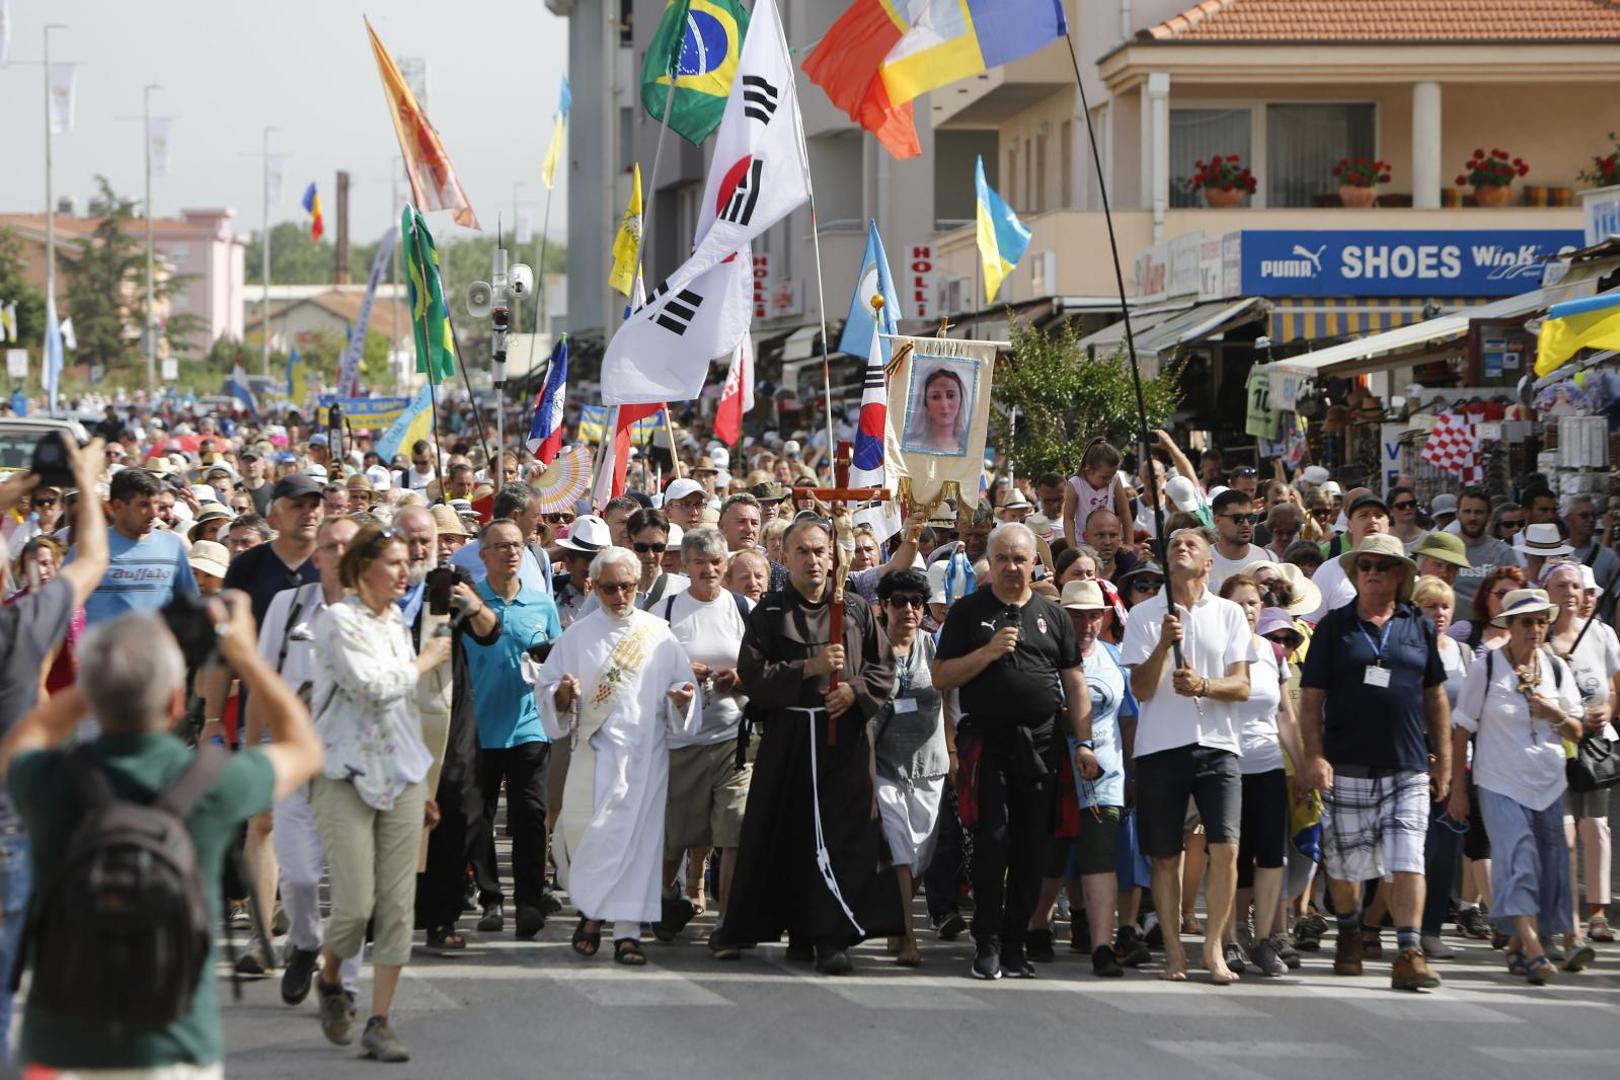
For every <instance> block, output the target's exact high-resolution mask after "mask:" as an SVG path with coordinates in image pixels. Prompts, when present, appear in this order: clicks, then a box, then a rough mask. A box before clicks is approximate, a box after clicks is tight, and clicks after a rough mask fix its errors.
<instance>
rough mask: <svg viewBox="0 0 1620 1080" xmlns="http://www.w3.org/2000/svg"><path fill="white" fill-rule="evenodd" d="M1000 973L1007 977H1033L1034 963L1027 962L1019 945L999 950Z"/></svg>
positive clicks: (1027, 959) (1026, 957) (1027, 958)
mask: <svg viewBox="0 0 1620 1080" xmlns="http://www.w3.org/2000/svg"><path fill="white" fill-rule="evenodd" d="M1001 973H1002V974H1003V975H1005V976H1007V978H1009V979H1033V978H1034V977H1035V965H1034V964H1032V963H1030V962H1029V957H1028V956H1027V955H1026V954H1025V952H1024V948H1023V946H1021V945H1013V946H1009V947H1008V948H1005V949H1003V950H1001Z"/></svg>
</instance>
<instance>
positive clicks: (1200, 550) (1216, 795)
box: [1120, 529, 1258, 986]
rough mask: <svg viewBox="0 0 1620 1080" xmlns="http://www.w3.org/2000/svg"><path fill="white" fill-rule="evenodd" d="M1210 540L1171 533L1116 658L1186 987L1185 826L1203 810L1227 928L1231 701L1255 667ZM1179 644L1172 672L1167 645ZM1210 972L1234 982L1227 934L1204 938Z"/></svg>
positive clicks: (1239, 783)
mask: <svg viewBox="0 0 1620 1080" xmlns="http://www.w3.org/2000/svg"><path fill="white" fill-rule="evenodd" d="M1213 546H1214V541H1213V539H1212V538H1211V536H1210V534H1209V531H1208V530H1206V529H1181V530H1178V531H1177V532H1175V533H1173V534H1171V536H1170V543H1169V558H1168V559H1167V560H1166V562H1165V568H1166V569H1167V570H1168V572H1169V575H1170V592H1171V593H1172V594H1173V599H1174V601H1175V608H1174V611H1171V610H1170V609H1169V608H1168V600H1167V597H1166V595H1165V593H1164V592H1159V593H1156V594H1155V595H1154V596H1152V597H1151V598H1149V599H1147V600H1144V601H1142V602H1141V603H1140V604H1138V605H1136V607H1134V608H1132V609H1131V617H1130V621H1129V622H1128V623H1127V625H1126V628H1125V643H1124V645H1122V646H1121V647H1120V653H1121V657H1120V659H1121V661H1122V662H1123V663H1124V664H1125V666H1126V667H1128V668H1130V669H1131V691H1132V693H1134V694H1135V695H1136V699H1137V702H1138V704H1139V706H1140V713H1139V715H1138V718H1137V724H1136V748H1135V749H1136V775H1135V783H1136V791H1137V798H1136V807H1137V831H1138V837H1139V840H1140V844H1141V849H1142V854H1144V855H1146V856H1148V857H1149V858H1151V859H1152V860H1153V904H1154V906H1155V907H1156V908H1157V909H1158V910H1159V911H1161V912H1169V913H1171V918H1169V919H1168V920H1164V919H1161V920H1160V926H1161V927H1162V928H1163V930H1164V955H1165V969H1164V972H1163V973H1162V974H1161V975H1160V976H1159V977H1160V978H1161V979H1166V980H1170V981H1173V982H1185V981H1186V979H1187V955H1186V953H1185V952H1184V951H1183V950H1182V946H1181V934H1180V931H1179V929H1178V927H1177V924H1176V920H1175V918H1174V914H1175V912H1177V911H1180V910H1181V848H1182V825H1183V822H1184V821H1185V820H1186V815H1187V800H1188V798H1191V799H1192V800H1193V801H1194V802H1195V803H1197V805H1198V813H1199V816H1200V817H1202V818H1203V822H1204V833H1205V838H1206V840H1207V842H1208V846H1209V886H1208V888H1207V890H1206V896H1207V899H1208V904H1209V926H1211V927H1221V926H1225V925H1226V920H1227V918H1228V917H1229V916H1230V915H1231V913H1232V898H1233V895H1234V892H1235V890H1236V888H1237V842H1238V817H1239V808H1240V800H1241V798H1242V790H1243V777H1242V773H1241V771H1240V770H1239V768H1238V754H1239V752H1240V750H1239V743H1238V736H1237V727H1236V724H1235V722H1234V720H1233V716H1232V703H1233V702H1237V701H1247V700H1248V697H1249V663H1250V661H1252V660H1255V659H1258V656H1257V654H1256V653H1255V651H1254V645H1253V642H1254V635H1253V634H1252V633H1250V631H1249V624H1248V620H1247V619H1246V618H1244V615H1243V609H1242V608H1240V607H1238V606H1237V605H1236V604H1234V603H1232V602H1231V601H1230V600H1222V599H1221V598H1220V597H1218V596H1216V595H1214V594H1213V593H1211V592H1210V591H1209V587H1208V583H1209V572H1210V567H1211V565H1212V563H1213V559H1212V556H1211V551H1212V549H1213ZM1176 642H1179V643H1180V646H1181V657H1180V659H1181V663H1180V666H1177V665H1176V661H1175V659H1174V653H1173V651H1172V644H1173V643H1176ZM1204 964H1205V966H1207V967H1208V968H1209V972H1210V975H1211V977H1212V978H1213V980H1214V982H1215V983H1216V985H1222V986H1224V985H1226V984H1227V983H1230V982H1232V981H1233V980H1235V979H1236V978H1237V976H1236V975H1235V974H1233V972H1232V970H1231V969H1230V968H1228V967H1227V966H1226V961H1225V959H1224V958H1223V957H1222V955H1221V945H1220V935H1219V934H1218V933H1214V932H1213V931H1212V932H1211V933H1210V934H1209V935H1208V936H1207V937H1206V938H1205V940H1204Z"/></svg>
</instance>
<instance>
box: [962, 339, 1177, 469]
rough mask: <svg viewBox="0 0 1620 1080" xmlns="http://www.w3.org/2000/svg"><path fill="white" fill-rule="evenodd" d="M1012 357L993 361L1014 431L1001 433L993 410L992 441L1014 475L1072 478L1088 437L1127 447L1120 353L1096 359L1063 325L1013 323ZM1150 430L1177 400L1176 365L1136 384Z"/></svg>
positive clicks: (1131, 436) (1130, 426) (1132, 394)
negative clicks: (1048, 329)
mask: <svg viewBox="0 0 1620 1080" xmlns="http://www.w3.org/2000/svg"><path fill="white" fill-rule="evenodd" d="M1012 339H1013V347H1012V357H1011V358H1010V359H1009V360H1008V361H1006V362H1005V363H1002V364H998V365H997V367H996V374H995V396H996V400H997V401H999V402H1001V403H1002V404H1004V405H1006V406H1008V407H1015V408H1017V410H1018V424H1017V431H1016V432H1015V433H1014V434H1013V437H1012V438H1011V439H1008V438H1007V428H1008V424H1007V422H1006V419H1005V417H1003V416H1000V415H996V416H995V417H994V420H995V423H994V426H995V427H996V429H997V432H996V434H997V438H998V439H999V442H998V445H1001V446H1004V447H1006V448H1007V449H1008V451H1009V452H1010V453H1011V455H1012V459H1013V461H1014V463H1015V464H1016V466H1017V469H1018V472H1019V473H1020V474H1027V475H1030V476H1038V475H1040V474H1041V473H1044V472H1058V473H1062V474H1063V475H1065V476H1071V475H1073V474H1074V472H1075V471H1076V470H1077V469H1078V468H1079V467H1080V458H1081V456H1082V455H1083V454H1084V453H1085V450H1086V445H1087V444H1088V443H1090V442H1091V440H1092V439H1094V438H1097V437H1099V436H1100V437H1103V438H1106V439H1108V440H1109V441H1110V442H1112V443H1113V444H1114V445H1115V446H1119V447H1121V448H1128V447H1129V445H1130V444H1132V443H1135V442H1136V441H1137V440H1138V438H1139V436H1140V434H1141V431H1140V423H1139V421H1138V418H1137V413H1136V391H1135V388H1134V387H1133V386H1132V382H1131V367H1130V363H1129V361H1127V360H1126V358H1125V353H1124V350H1123V349H1121V350H1120V351H1119V352H1118V353H1116V354H1113V355H1110V356H1098V357H1096V358H1095V359H1093V358H1091V357H1089V356H1087V355H1086V352H1085V351H1084V350H1083V349H1081V348H1080V346H1079V341H1080V336H1079V334H1078V332H1077V331H1075V330H1074V329H1073V328H1072V327H1065V328H1064V330H1063V331H1062V332H1061V333H1059V334H1058V335H1056V336H1048V335H1046V334H1043V333H1042V332H1041V331H1039V330H1033V329H1025V328H1022V327H1019V326H1017V325H1016V324H1014V326H1013V331H1012ZM1142 396H1143V398H1144V399H1145V401H1146V404H1147V421H1148V426H1149V427H1150V428H1155V427H1162V426H1163V425H1165V424H1166V423H1168V422H1169V420H1170V417H1171V415H1172V414H1173V413H1174V412H1175V408H1176V405H1177V403H1178V401H1179V400H1180V392H1179V391H1178V389H1177V387H1176V372H1175V371H1174V370H1165V371H1160V372H1159V374H1158V375H1157V376H1156V377H1155V378H1152V379H1144V380H1143V381H1142Z"/></svg>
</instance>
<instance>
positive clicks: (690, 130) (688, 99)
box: [641, 0, 748, 143]
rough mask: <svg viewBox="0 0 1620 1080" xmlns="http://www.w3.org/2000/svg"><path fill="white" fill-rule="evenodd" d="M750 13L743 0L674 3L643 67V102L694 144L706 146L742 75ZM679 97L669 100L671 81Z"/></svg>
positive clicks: (653, 114) (660, 24) (673, 0)
mask: <svg viewBox="0 0 1620 1080" xmlns="http://www.w3.org/2000/svg"><path fill="white" fill-rule="evenodd" d="M746 33H748V12H746V11H744V10H743V6H742V4H741V3H739V2H738V0H669V3H668V5H667V6H666V7H665V8H664V17H663V18H662V19H660V20H659V21H658V31H657V33H655V34H653V39H652V44H651V45H649V46H648V47H647V59H646V62H645V63H643V65H642V68H641V103H642V105H643V106H645V107H646V109H647V112H648V114H649V115H650V116H651V117H652V118H653V119H654V120H660V121H661V120H663V119H664V103H665V101H666V100H668V101H669V103H670V110H669V126H670V129H671V130H673V131H674V132H675V133H676V134H678V135H680V136H681V137H682V138H685V139H686V140H687V141H689V142H693V143H701V142H702V141H703V140H704V139H707V138H708V137H709V136H710V135H712V134H714V129H715V128H717V127H719V126H720V118H721V116H722V115H724V113H725V111H726V98H728V97H729V96H730V95H731V80H732V78H733V77H734V76H735V75H736V74H737V60H738V58H739V57H740V56H741V55H742V43H743V35H745V34H746ZM672 75H673V78H674V80H675V93H674V96H673V98H672V97H671V96H670V79H671V77H672Z"/></svg>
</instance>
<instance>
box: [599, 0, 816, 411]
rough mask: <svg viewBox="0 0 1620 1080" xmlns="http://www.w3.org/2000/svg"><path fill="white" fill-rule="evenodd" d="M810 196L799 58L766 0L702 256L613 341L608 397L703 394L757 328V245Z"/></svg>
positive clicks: (733, 113)
mask: <svg viewBox="0 0 1620 1080" xmlns="http://www.w3.org/2000/svg"><path fill="white" fill-rule="evenodd" d="M809 199H810V167H809V163H808V161H807V160H806V157H805V151H804V132H803V128H802V126H801V123H800V119H799V100H798V95H797V93H796V92H795V89H794V83H793V62H792V59H791V58H790V57H789V55H788V48H787V41H786V39H785V38H784V37H783V36H782V22H781V18H780V16H779V15H778V13H777V10H776V4H775V2H774V0H758V2H757V3H756V4H755V6H754V12H753V17H752V18H751V19H750V21H749V26H748V36H747V37H746V38H744V39H743V47H742V55H741V56H740V57H739V60H738V65H737V76H736V78H735V79H734V80H733V81H732V84H731V97H730V98H729V99H728V100H727V102H726V112H725V117H724V118H723V119H722V120H721V122H720V131H719V134H718V135H717V136H716V138H715V148H714V157H713V159H712V163H711V165H710V170H709V177H708V183H707V185H706V186H705V189H704V196H703V202H702V204H701V207H700V213H699V216H698V226H697V231H696V235H695V236H694V238H693V248H692V255H691V257H690V258H688V259H687V261H686V262H685V263H684V264H682V266H681V267H680V268H679V269H677V270H676V271H675V272H674V273H673V274H671V275H670V276H669V278H668V279H667V280H666V281H665V282H664V283H663V284H662V285H660V286H659V287H658V288H657V289H656V290H654V293H653V295H652V296H651V297H649V298H648V301H647V303H646V305H645V306H643V307H642V308H641V309H640V310H639V311H636V312H635V313H633V314H632V315H631V316H630V318H629V319H628V320H626V321H625V323H624V325H623V326H621V327H620V328H619V331H618V333H616V334H614V336H613V340H612V341H610V342H609V343H608V348H607V355H606V356H605V357H604V358H603V361H602V399H603V400H604V401H605V402H607V403H608V404H610V405H634V404H641V403H644V402H650V401H685V400H690V399H692V398H695V397H697V396H698V395H699V394H700V393H701V392H702V390H703V386H704V383H705V382H706V381H707V379H708V374H709V364H710V362H711V361H713V360H716V359H720V358H725V357H729V356H731V354H732V353H733V352H734V351H735V350H736V348H737V344H738V342H740V341H741V340H742V335H743V334H745V333H747V332H748V326H749V321H750V319H751V317H752V313H753V293H752V284H751V281H752V260H751V259H750V258H749V256H748V249H749V245H750V244H752V243H753V241H754V239H755V238H756V237H758V236H760V235H761V234H762V233H764V232H765V230H766V229H769V228H770V227H771V226H772V225H775V224H776V223H777V222H778V221H781V220H782V219H783V218H784V217H786V216H787V215H788V214H790V213H792V212H793V211H794V210H795V209H797V208H798V207H800V206H803V205H804V204H805V203H806V202H808V201H809ZM739 279H740V280H741V282H742V283H743V285H745V286H747V288H746V289H741V288H739V285H738V281H739ZM739 296H741V297H742V299H743V301H744V303H743V304H742V309H741V312H740V319H739V317H738V314H739V313H738V312H737V310H736V305H737V303H738V297H739Z"/></svg>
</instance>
